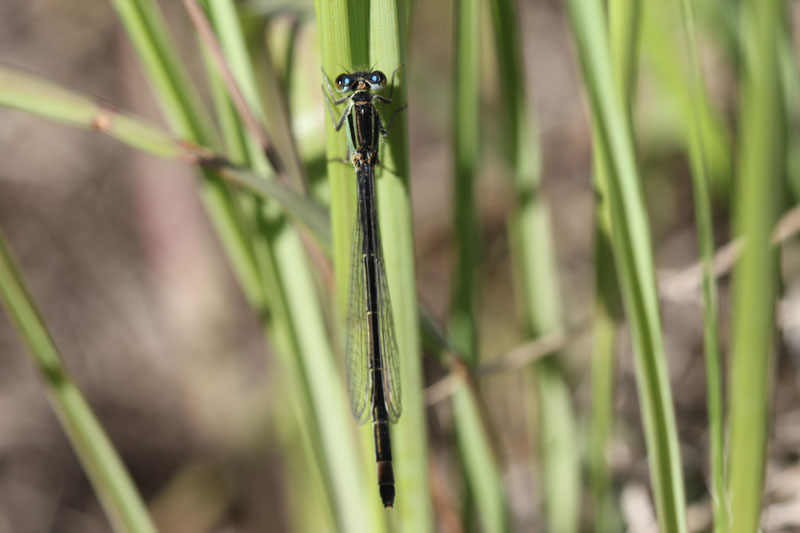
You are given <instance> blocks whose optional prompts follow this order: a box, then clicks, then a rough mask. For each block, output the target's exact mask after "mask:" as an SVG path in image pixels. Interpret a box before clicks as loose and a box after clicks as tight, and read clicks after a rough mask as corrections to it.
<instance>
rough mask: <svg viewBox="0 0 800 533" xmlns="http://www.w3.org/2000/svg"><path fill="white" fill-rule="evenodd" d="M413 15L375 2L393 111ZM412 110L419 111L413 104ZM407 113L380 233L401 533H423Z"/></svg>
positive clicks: (373, 19) (425, 478) (387, 152)
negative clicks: (398, 402)
mask: <svg viewBox="0 0 800 533" xmlns="http://www.w3.org/2000/svg"><path fill="white" fill-rule="evenodd" d="M407 9H408V8H407V7H406V2H405V1H404V0H372V1H371V3H370V10H369V32H370V33H369V53H370V57H369V59H370V61H371V62H372V63H378V62H380V65H381V68H382V69H384V71H385V72H386V73H387V74H388V73H390V72H393V71H394V70H395V69H397V68H399V67H400V68H401V70H400V71H399V72H398V76H397V84H396V86H395V90H394V103H393V104H392V107H397V106H400V105H403V104H405V103H406V102H408V100H407V99H406V80H407V79H408V77H407V76H408V73H407V70H406V69H407V65H404V64H405V57H406V29H407V27H408V24H407V23H406V21H405V15H406V13H407ZM410 104H412V105H411V107H413V102H411V103H410ZM390 112H391V111H389V113H390ZM408 113H409V112H408V111H403V112H401V113H400V115H399V116H398V117H397V120H395V122H394V125H393V126H392V131H391V132H390V134H389V138H388V140H387V142H386V143H384V144H383V146H382V151H381V159H382V162H383V164H384V165H385V166H386V168H390V169H392V170H394V171H395V172H396V173H397V174H393V173H391V172H381V175H380V177H379V179H378V185H377V189H378V204H379V206H380V210H379V218H380V225H381V233H382V235H383V237H384V240H383V257H384V261H385V264H386V274H387V277H388V282H389V292H390V294H391V298H392V308H393V311H394V320H395V333H396V335H397V345H398V348H399V350H400V374H401V379H402V381H403V398H402V400H403V416H402V417H401V418H400V421H399V422H398V423H397V425H396V426H394V427H393V428H392V445H393V450H392V451H393V457H394V460H395V475H396V478H397V488H398V498H397V502H396V505H397V515H398V518H399V519H400V522H399V526H400V528H399V529H400V530H401V531H404V532H413V533H424V532H425V531H430V530H431V528H432V527H433V505H432V500H433V498H432V496H431V491H430V484H429V478H430V471H429V469H428V455H429V450H428V429H427V423H426V417H425V403H424V395H423V392H422V391H423V385H424V383H423V376H422V353H421V346H420V332H419V315H418V313H417V289H416V279H415V268H414V234H413V230H412V216H411V190H410V187H411V185H410V180H409V168H410V166H409V159H408ZM384 116H386V113H384ZM386 118H387V119H388V117H386ZM389 236H390V237H389Z"/></svg>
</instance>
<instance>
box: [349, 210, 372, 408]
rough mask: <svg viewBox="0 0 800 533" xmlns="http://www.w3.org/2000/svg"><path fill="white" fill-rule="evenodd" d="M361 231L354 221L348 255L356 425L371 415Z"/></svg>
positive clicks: (352, 405)
mask: <svg viewBox="0 0 800 533" xmlns="http://www.w3.org/2000/svg"><path fill="white" fill-rule="evenodd" d="M363 243H364V231H363V228H362V227H361V224H360V223H359V219H358V218H356V221H355V228H354V229H353V248H352V252H351V253H350V263H351V264H350V295H349V298H348V301H347V341H346V345H345V372H346V373H347V393H348V395H349V396H350V410H351V411H352V412H353V417H355V419H356V421H357V422H358V423H359V424H363V423H364V422H366V421H367V419H368V418H369V414H370V409H369V407H371V405H370V403H371V395H370V391H371V390H372V383H371V381H372V378H371V373H370V371H369V324H368V323H367V299H366V289H365V287H366V282H367V280H366V277H365V271H364V261H363V258H362V256H361V250H362V245H363Z"/></svg>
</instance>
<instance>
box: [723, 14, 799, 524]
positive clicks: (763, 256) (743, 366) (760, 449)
mask: <svg viewBox="0 0 800 533" xmlns="http://www.w3.org/2000/svg"><path fill="white" fill-rule="evenodd" d="M784 10H785V3H784V2H781V1H779V0H746V1H744V2H743V3H742V11H741V17H742V18H741V21H742V32H743V33H742V53H743V57H742V71H741V75H742V81H741V103H740V106H741V119H740V139H739V140H740V152H739V153H740V158H741V159H740V163H739V172H738V176H737V180H738V183H737V187H738V197H737V200H736V204H735V214H734V215H735V222H736V230H737V233H739V234H740V235H741V236H742V237H743V239H744V252H743V254H742V257H741V259H740V260H739V263H738V264H737V267H736V269H735V271H734V280H733V302H734V304H733V305H734V308H733V326H732V331H733V337H732V342H731V344H732V350H733V351H732V355H731V379H730V394H729V406H730V415H729V416H730V478H729V482H730V498H731V531H734V532H745V531H747V532H750V531H756V530H757V529H758V525H759V517H760V516H761V509H762V497H763V488H764V469H765V461H766V442H767V426H768V424H769V414H768V401H769V385H770V382H771V380H770V369H771V366H772V364H771V361H770V360H771V357H770V354H771V353H772V343H773V328H774V325H775V322H774V320H775V297H776V290H777V284H778V263H777V254H776V252H775V250H773V249H772V247H771V245H770V232H771V231H772V227H773V225H774V223H775V221H776V219H777V216H778V214H779V212H780V208H781V198H782V191H783V182H784V172H785V161H786V160H785V157H784V150H785V131H786V130H785V128H786V126H785V123H784V120H785V117H784V111H783V102H784V100H783V97H782V95H781V85H780V76H779V66H778V57H779V45H778V43H779V40H780V39H781V34H782V33H783V31H784V26H783V24H784V23H783V21H784V16H785V11H784Z"/></svg>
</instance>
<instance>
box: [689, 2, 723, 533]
mask: <svg viewBox="0 0 800 533" xmlns="http://www.w3.org/2000/svg"><path fill="white" fill-rule="evenodd" d="M680 8H681V20H682V23H683V24H682V26H683V32H684V38H685V40H686V47H687V54H688V58H689V69H690V72H689V74H688V77H689V83H690V89H689V90H690V93H691V101H692V103H693V106H692V107H693V109H694V112H693V113H692V120H691V124H690V128H689V132H690V134H689V154H690V161H691V166H692V189H693V192H694V206H695V224H696V225H697V242H698V243H699V247H700V263H701V265H702V270H703V348H704V352H705V361H706V396H707V402H708V433H709V456H710V457H709V459H710V464H711V499H712V506H713V510H714V531H716V532H717V533H727V531H728V521H729V517H728V513H729V508H728V497H727V493H726V487H725V450H724V437H725V428H724V423H725V421H724V416H725V415H724V413H723V401H724V399H723V392H722V362H721V359H720V357H721V355H720V346H719V344H720V343H719V312H718V309H717V307H718V302H717V284H716V280H715V278H714V272H713V268H714V267H713V255H714V227H713V214H712V212H711V191H710V176H709V165H708V153H707V150H706V147H705V144H704V135H703V122H702V116H703V115H702V112H701V107H702V103H701V102H703V98H704V96H703V95H704V92H705V91H704V87H705V84H704V83H703V77H702V72H701V70H700V60H699V57H698V50H697V43H696V37H695V29H694V12H693V10H692V5H691V3H690V2H689V1H688V0H681V2H680Z"/></svg>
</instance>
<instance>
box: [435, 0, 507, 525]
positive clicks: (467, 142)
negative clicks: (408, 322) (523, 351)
mask: <svg viewBox="0 0 800 533" xmlns="http://www.w3.org/2000/svg"><path fill="white" fill-rule="evenodd" d="M481 9H482V5H481V2H479V1H478V0H457V1H456V2H455V17H454V20H455V28H454V31H455V47H454V53H455V79H454V84H453V108H452V109H453V122H452V125H453V129H452V134H453V159H454V164H455V168H454V172H453V190H454V205H453V212H454V221H453V222H454V224H453V227H454V230H455V235H456V243H457V244H456V254H457V255H456V260H455V268H454V271H453V280H454V281H453V289H452V302H451V306H450V321H449V328H448V329H449V337H450V342H452V343H453V345H454V346H455V347H456V348H457V349H458V351H459V352H460V353H461V354H462V356H463V357H464V359H465V363H466V364H467V365H469V366H471V367H475V366H477V364H478V362H479V360H480V356H479V353H478V331H477V323H476V322H477V321H476V316H475V311H476V307H477V302H476V295H477V293H478V287H477V278H476V273H477V270H478V268H479V265H478V251H477V244H478V242H479V241H480V237H479V229H478V223H477V220H476V218H475V212H476V209H477V208H476V205H475V200H474V189H475V180H476V178H477V175H478V171H479V157H480V148H481V147H480V142H481V139H480V131H481V127H480V93H479V84H480V83H479V80H480V66H481V65H480V59H481V58H480V51H481V48H480V46H481V38H480V37H481ZM474 392H475V391H474V389H471V388H470V385H469V384H468V383H467V382H466V381H464V380H461V379H459V380H458V385H457V386H456V390H455V391H454V392H453V414H454V416H455V421H454V422H455V429H456V434H457V436H458V444H459V448H460V451H461V462H462V464H463V465H464V469H465V470H466V478H467V482H468V483H469V491H470V493H471V495H472V501H473V502H474V508H475V510H476V511H477V515H478V521H479V522H480V524H481V525H482V526H483V529H484V530H485V531H487V532H502V531H506V530H507V529H508V511H507V505H506V496H505V487H504V486H503V479H502V475H501V472H500V465H499V464H498V463H497V458H496V457H495V454H494V451H493V449H492V446H493V443H492V442H491V440H490V437H489V435H488V434H487V432H486V431H485V429H486V428H485V427H484V425H483V424H482V421H481V413H480V406H479V404H478V401H479V400H478V398H476V397H475V396H474Z"/></svg>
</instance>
